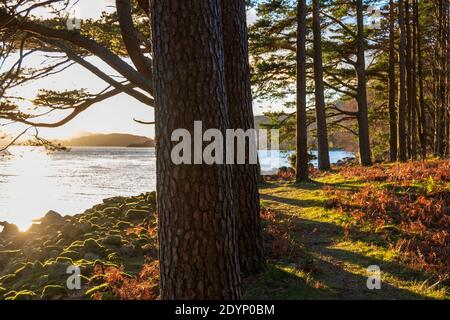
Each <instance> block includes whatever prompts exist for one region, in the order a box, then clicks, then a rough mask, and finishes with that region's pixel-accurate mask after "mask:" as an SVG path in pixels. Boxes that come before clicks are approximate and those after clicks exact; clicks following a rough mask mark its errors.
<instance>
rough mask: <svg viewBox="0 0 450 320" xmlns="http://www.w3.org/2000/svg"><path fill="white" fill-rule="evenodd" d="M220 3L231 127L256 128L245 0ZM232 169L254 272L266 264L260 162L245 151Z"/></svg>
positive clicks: (246, 269)
mask: <svg viewBox="0 0 450 320" xmlns="http://www.w3.org/2000/svg"><path fill="white" fill-rule="evenodd" d="M221 3H222V17H223V20H222V21H223V37H224V52H225V79H226V89H227V97H228V113H229V117H230V128H231V129H235V130H236V129H242V130H244V131H247V130H248V129H254V128H255V122H254V118H253V109H252V93H251V86H250V66H249V56H248V32H247V21H246V19H247V17H246V8H245V0H222V1H221ZM255 147H256V146H255ZM254 152H256V150H254ZM232 171H233V192H234V200H235V212H236V232H237V241H238V248H239V262H240V266H241V271H242V272H243V273H244V274H252V273H256V272H259V271H261V270H263V268H264V254H263V245H262V236H261V222H260V207H259V192H258V185H257V184H258V181H257V179H258V166H257V164H250V162H249V153H248V151H246V164H234V165H233V166H232Z"/></svg>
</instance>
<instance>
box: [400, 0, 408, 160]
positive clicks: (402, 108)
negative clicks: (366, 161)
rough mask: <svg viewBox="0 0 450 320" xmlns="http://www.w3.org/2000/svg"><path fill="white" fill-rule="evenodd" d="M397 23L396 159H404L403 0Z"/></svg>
mask: <svg viewBox="0 0 450 320" xmlns="http://www.w3.org/2000/svg"><path fill="white" fill-rule="evenodd" d="M398 23H399V27H400V45H399V79H400V81H399V102H398V146H399V148H398V159H399V160H400V161H406V159H407V156H406V126H405V111H406V79H405V71H406V70H405V49H406V33H405V32H406V29H405V13H404V10H403V0H398Z"/></svg>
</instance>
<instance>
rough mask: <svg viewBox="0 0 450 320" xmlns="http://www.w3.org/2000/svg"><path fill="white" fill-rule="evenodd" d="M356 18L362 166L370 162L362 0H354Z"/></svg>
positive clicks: (368, 164)
mask: <svg viewBox="0 0 450 320" xmlns="http://www.w3.org/2000/svg"><path fill="white" fill-rule="evenodd" d="M356 15H357V17H356V19H357V24H358V34H357V39H356V43H357V47H358V48H357V50H358V52H357V61H356V65H357V67H356V69H357V73H358V127H359V132H358V133H359V157H360V160H361V164H362V165H363V166H370V165H371V164H372V159H371V158H372V157H371V152H370V139H369V119H368V110H367V83H366V61H365V60H366V58H365V47H366V44H365V39H364V7H363V1H362V0H356Z"/></svg>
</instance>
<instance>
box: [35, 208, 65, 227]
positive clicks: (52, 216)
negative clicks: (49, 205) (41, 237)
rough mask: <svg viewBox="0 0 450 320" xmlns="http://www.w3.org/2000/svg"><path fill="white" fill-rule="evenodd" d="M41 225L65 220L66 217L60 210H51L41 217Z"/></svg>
mask: <svg viewBox="0 0 450 320" xmlns="http://www.w3.org/2000/svg"><path fill="white" fill-rule="evenodd" d="M40 222H41V225H54V224H60V223H63V222H64V218H63V216H62V215H60V214H59V213H58V212H56V211H53V210H50V211H49V212H47V213H46V214H45V216H44V217H43V218H42V219H40Z"/></svg>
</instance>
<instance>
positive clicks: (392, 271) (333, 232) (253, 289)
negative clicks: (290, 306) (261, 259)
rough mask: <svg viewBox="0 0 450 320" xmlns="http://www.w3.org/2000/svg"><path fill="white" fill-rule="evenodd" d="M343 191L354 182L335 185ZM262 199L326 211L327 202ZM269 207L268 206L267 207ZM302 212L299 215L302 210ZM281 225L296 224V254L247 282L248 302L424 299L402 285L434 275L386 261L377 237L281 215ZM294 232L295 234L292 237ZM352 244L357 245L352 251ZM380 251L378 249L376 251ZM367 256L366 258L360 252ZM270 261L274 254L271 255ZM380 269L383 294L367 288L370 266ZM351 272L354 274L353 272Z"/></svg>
mask: <svg viewBox="0 0 450 320" xmlns="http://www.w3.org/2000/svg"><path fill="white" fill-rule="evenodd" d="M325 185H330V184H323V183H319V182H313V183H302V184H300V185H295V187H296V188H302V189H307V190H319V189H321V188H323V187H324V186H325ZM331 185H332V186H335V187H338V188H343V187H349V185H351V184H345V183H344V184H341V183H339V184H337V185H336V184H331ZM261 199H264V200H269V201H274V202H278V203H281V204H285V205H289V206H295V207H298V208H299V209H301V208H304V209H307V208H309V207H325V205H326V202H327V200H326V199H325V200H319V199H318V200H315V199H293V198H285V197H280V196H278V195H267V194H263V195H261ZM269 207H270V206H269ZM300 212H301V211H300ZM277 221H289V222H290V223H291V225H292V226H293V229H292V231H291V237H293V238H294V241H293V248H292V250H293V251H294V253H295V254H293V255H292V256H291V255H290V256H289V257H286V259H283V260H280V259H278V260H275V259H274V260H271V261H270V263H269V268H268V270H267V271H266V272H264V273H262V274H260V275H258V276H255V277H252V278H250V279H247V281H248V283H249V285H248V286H247V288H248V290H247V291H246V297H247V298H258V299H426V298H427V297H426V296H424V295H421V294H417V293H415V292H413V291H410V290H408V289H404V288H400V286H404V283H403V284H402V283H401V282H402V281H409V282H410V283H411V284H412V283H416V284H417V283H421V282H425V281H427V280H429V279H430V275H428V274H426V273H422V272H417V271H415V270H412V269H411V268H409V267H407V266H406V265H403V264H401V263H398V262H395V261H393V260H392V259H390V258H389V257H386V256H385V255H386V249H388V247H389V243H388V241H386V240H385V239H383V238H381V236H380V235H379V234H376V233H369V232H364V231H361V230H359V229H356V228H346V229H344V228H343V227H341V226H339V225H337V224H335V223H331V222H323V221H316V220H309V219H304V218H301V213H300V217H299V216H297V215H293V214H292V215H289V214H286V213H283V212H277ZM292 233H293V234H292ZM342 241H346V242H349V248H350V249H349V250H345V249H343V248H336V247H333V245H334V244H336V243H337V242H342ZM352 246H354V247H352ZM377 247H378V248H377ZM359 251H361V252H364V253H366V254H362V253H360V252H359ZM269 258H270V254H269ZM372 265H377V266H379V267H380V269H381V272H382V277H384V276H386V277H388V278H389V283H390V284H388V283H386V282H382V289H381V290H369V289H368V288H367V276H365V275H363V273H365V272H364V271H365V270H367V268H368V267H369V266H372ZM349 270H352V271H354V272H351V271H349Z"/></svg>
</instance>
